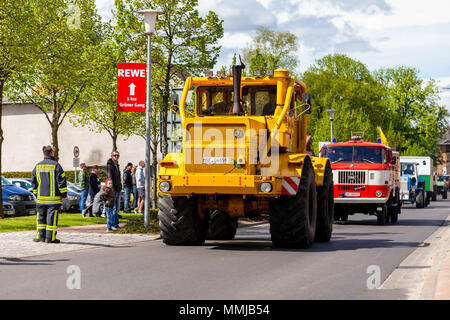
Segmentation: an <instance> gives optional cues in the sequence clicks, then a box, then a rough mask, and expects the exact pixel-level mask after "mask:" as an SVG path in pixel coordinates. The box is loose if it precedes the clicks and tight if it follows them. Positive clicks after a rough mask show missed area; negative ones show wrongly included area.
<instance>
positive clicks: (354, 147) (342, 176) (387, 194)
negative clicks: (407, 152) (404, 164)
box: [320, 136, 401, 225]
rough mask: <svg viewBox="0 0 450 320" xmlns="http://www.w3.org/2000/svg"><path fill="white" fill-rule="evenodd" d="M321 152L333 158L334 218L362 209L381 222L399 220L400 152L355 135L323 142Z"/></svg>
mask: <svg viewBox="0 0 450 320" xmlns="http://www.w3.org/2000/svg"><path fill="white" fill-rule="evenodd" d="M320 155H321V157H327V158H329V159H330V161H331V168H332V170H333V181H334V212H335V213H334V219H335V220H338V221H339V220H340V221H347V218H348V215H353V214H355V213H363V214H369V215H375V216H376V217H377V223H378V224H380V225H383V224H386V223H387V222H389V221H391V222H397V219H398V214H399V213H400V212H401V202H400V197H399V179H400V169H399V166H400V161H399V160H400V159H399V156H398V153H397V152H395V151H392V149H391V148H390V147H388V146H386V145H384V144H381V143H373V142H368V141H363V140H362V139H361V138H360V137H357V136H356V137H352V140H351V141H347V142H339V143H329V144H327V145H325V146H323V147H322V149H321V151H320Z"/></svg>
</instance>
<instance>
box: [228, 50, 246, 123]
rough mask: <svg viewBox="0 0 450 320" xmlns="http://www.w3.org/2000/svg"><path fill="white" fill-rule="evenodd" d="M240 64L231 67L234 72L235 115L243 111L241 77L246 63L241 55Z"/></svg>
mask: <svg viewBox="0 0 450 320" xmlns="http://www.w3.org/2000/svg"><path fill="white" fill-rule="evenodd" d="M239 62H240V63H241V64H240V65H235V66H232V67H231V70H232V72H233V115H239V114H240V113H242V108H241V78H242V69H245V65H244V64H243V63H242V60H241V56H240V55H239Z"/></svg>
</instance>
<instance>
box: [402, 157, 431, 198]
mask: <svg viewBox="0 0 450 320" xmlns="http://www.w3.org/2000/svg"><path fill="white" fill-rule="evenodd" d="M400 162H414V163H416V164H417V171H418V174H419V178H423V179H424V181H425V186H424V187H425V195H426V198H425V205H426V206H427V205H429V204H430V201H436V196H437V193H438V192H437V179H436V175H435V174H434V168H433V159H431V157H415V156H401V157H400Z"/></svg>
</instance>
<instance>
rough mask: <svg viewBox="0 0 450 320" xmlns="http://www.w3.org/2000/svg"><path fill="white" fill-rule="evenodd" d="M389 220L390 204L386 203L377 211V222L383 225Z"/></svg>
mask: <svg viewBox="0 0 450 320" xmlns="http://www.w3.org/2000/svg"><path fill="white" fill-rule="evenodd" d="M387 221H388V205H387V204H386V203H385V204H383V206H382V210H381V212H380V211H377V224H378V225H380V226H382V225H385V224H386V222H387Z"/></svg>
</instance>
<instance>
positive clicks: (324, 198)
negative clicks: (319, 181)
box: [314, 162, 334, 242]
mask: <svg viewBox="0 0 450 320" xmlns="http://www.w3.org/2000/svg"><path fill="white" fill-rule="evenodd" d="M333 186H334V184H333V172H332V171H331V165H330V163H329V162H327V164H326V167H325V173H324V178H323V186H322V187H317V224H316V237H315V239H314V241H316V242H328V241H330V239H331V233H332V232H333V219H334V187H333Z"/></svg>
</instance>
